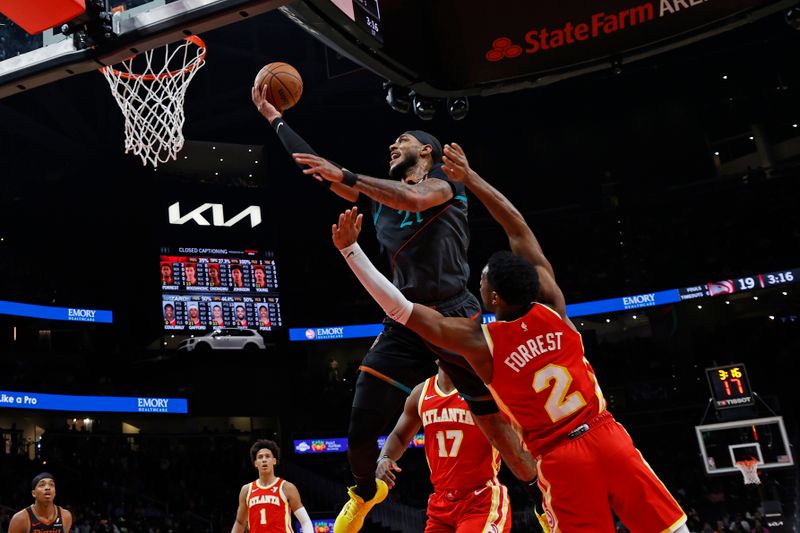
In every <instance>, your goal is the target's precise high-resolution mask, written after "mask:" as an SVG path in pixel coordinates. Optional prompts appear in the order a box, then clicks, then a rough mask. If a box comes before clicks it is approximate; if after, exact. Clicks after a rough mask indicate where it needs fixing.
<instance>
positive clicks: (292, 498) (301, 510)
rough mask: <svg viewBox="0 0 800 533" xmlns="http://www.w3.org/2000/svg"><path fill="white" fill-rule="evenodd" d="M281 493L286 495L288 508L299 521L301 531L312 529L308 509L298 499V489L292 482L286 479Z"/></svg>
mask: <svg viewBox="0 0 800 533" xmlns="http://www.w3.org/2000/svg"><path fill="white" fill-rule="evenodd" d="M283 493H284V494H285V495H286V501H288V502H289V508H290V509H291V510H292V512H293V513H294V516H295V517H296V518H297V521H298V522H300V528H301V529H302V530H303V531H314V526H313V524H312V523H311V517H309V516H308V511H306V508H305V507H303V502H302V500H301V499H300V491H299V490H297V487H296V486H295V484H294V483H289V482H288V481H286V482H284V484H283Z"/></svg>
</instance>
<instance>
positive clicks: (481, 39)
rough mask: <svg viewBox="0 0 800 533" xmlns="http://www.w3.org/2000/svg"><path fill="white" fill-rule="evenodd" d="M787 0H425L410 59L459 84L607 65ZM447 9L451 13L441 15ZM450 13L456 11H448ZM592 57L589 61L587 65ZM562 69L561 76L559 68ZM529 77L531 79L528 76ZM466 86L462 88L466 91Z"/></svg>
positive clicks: (447, 84)
mask: <svg viewBox="0 0 800 533" xmlns="http://www.w3.org/2000/svg"><path fill="white" fill-rule="evenodd" d="M791 4H792V2H791V1H782V0H648V1H642V0H606V1H604V2H587V1H585V0H559V1H558V2H524V1H505V2H485V1H483V0H481V1H478V0H448V1H440V2H433V3H431V7H430V9H431V11H432V16H431V19H432V20H435V21H441V22H434V23H432V24H434V25H435V29H434V31H432V34H431V40H429V41H427V43H426V47H427V48H429V49H431V48H435V49H436V56H438V57H446V58H447V61H446V62H438V61H435V60H432V61H431V62H430V63H428V64H426V65H421V64H420V65H417V66H418V67H419V70H421V71H428V72H425V74H426V75H428V77H427V78H425V79H428V80H429V81H430V83H431V85H433V86H436V87H439V88H441V89H445V90H448V89H451V88H455V87H461V88H467V87H476V86H479V85H480V84H483V85H484V87H488V86H490V85H491V84H492V82H498V81H500V80H508V81H511V80H514V79H515V78H516V79H519V78H523V77H525V78H528V79H529V80H531V78H532V76H531V75H539V76H542V77H545V76H546V75H557V74H558V73H559V72H562V73H563V72H566V71H572V72H573V74H572V75H574V74H575V71H582V70H585V71H588V70H597V65H599V64H600V63H602V64H603V68H608V67H609V66H610V63H611V62H612V61H614V60H615V59H620V60H622V61H623V62H624V61H626V60H627V61H631V60H633V59H635V58H639V57H645V56H647V55H652V54H654V53H658V52H659V51H663V50H667V49H669V48H674V47H677V46H680V45H682V44H686V43H688V42H692V41H694V40H697V39H699V38H701V37H703V36H708V35H713V34H714V33H719V32H721V31H723V30H724V29H727V28H731V27H734V26H736V25H738V24H742V23H744V22H752V21H753V20H754V19H755V18H757V17H758V16H766V15H768V14H771V13H773V12H778V11H780V10H782V9H785V8H786V7H788V6H790V5H791ZM448 11H449V12H450V13H451V16H446V15H447V13H448ZM452 13H458V14H459V16H458V17H453V16H452ZM592 65H594V68H592ZM562 77H564V76H562ZM533 81H542V80H537V79H536V78H535V77H533ZM468 92H469V91H467V93H468Z"/></svg>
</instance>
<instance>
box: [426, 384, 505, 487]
mask: <svg viewBox="0 0 800 533" xmlns="http://www.w3.org/2000/svg"><path fill="white" fill-rule="evenodd" d="M418 410H419V416H420V418H421V419H422V425H423V427H424V434H425V455H426V457H427V459H428V467H429V468H430V469H431V483H432V484H433V488H434V490H435V491H437V492H439V491H442V490H447V489H471V488H474V487H481V486H484V485H485V484H486V482H487V481H490V480H493V479H494V477H495V476H496V475H497V472H498V470H499V469H500V454H499V453H498V452H497V450H495V449H494V448H492V445H491V444H489V441H488V440H487V439H486V437H485V436H484V435H483V432H481V430H480V428H479V427H478V426H477V424H476V423H475V420H474V418H473V416H472V413H471V412H470V410H469V407H468V406H467V402H466V401H464V399H463V398H462V397H461V395H460V394H459V393H458V391H457V390H456V389H453V390H452V391H451V392H450V393H449V394H445V393H444V392H442V390H441V389H440V388H439V386H438V384H437V378H436V376H434V377H431V378H428V379H427V380H426V381H425V384H424V385H423V386H422V393H421V394H420V397H419V404H418Z"/></svg>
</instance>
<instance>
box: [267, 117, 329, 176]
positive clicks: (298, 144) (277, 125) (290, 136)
mask: <svg viewBox="0 0 800 533" xmlns="http://www.w3.org/2000/svg"><path fill="white" fill-rule="evenodd" d="M270 126H272V129H274V130H275V133H277V134H278V139H280V141H281V144H282V145H283V147H284V148H285V149H286V151H287V152H288V153H289V155H291V154H295V153H300V154H314V155H319V154H318V153H317V152H315V151H314V149H313V148H311V145H310V144H308V143H307V142H306V140H305V139H303V138H302V137H300V135H298V134H297V132H296V131H294V130H293V129H292V128H291V127H290V126H289V124H287V123H286V121H285V120H283V119H282V118H277V119H275V120H273V121H272V122H271V123H270ZM331 163H333V164H334V165H336V166H337V167H339V168H341V165H339V164H338V163H335V162H333V161H331ZM297 166H298V167H300V169H301V170H304V169H306V168H308V165H297ZM320 184H321V185H322V186H323V187H328V188H330V186H331V182H330V181H326V180H322V181H321V182H320Z"/></svg>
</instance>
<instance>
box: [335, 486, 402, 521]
mask: <svg viewBox="0 0 800 533" xmlns="http://www.w3.org/2000/svg"><path fill="white" fill-rule="evenodd" d="M375 484H376V485H378V490H377V492H375V496H373V498H372V499H371V500H369V501H366V502H365V501H364V499H363V498H362V497H361V496H359V495H358V494H356V493H355V487H350V488H349V489H347V494H348V495H349V496H350V499H349V500H348V501H347V503H346V504H344V507H342V510H341V511H340V512H339V516H337V517H336V522H335V523H334V524H333V533H358V531H360V530H361V526H363V525H364V518H365V517H366V516H367V513H369V511H370V509H372V508H373V507H374V506H375V505H377V504H379V503H381V502H382V501H383V500H385V499H386V495H387V494H389V487H388V486H387V485H386V482H384V481H383V480H382V479H376V480H375Z"/></svg>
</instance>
